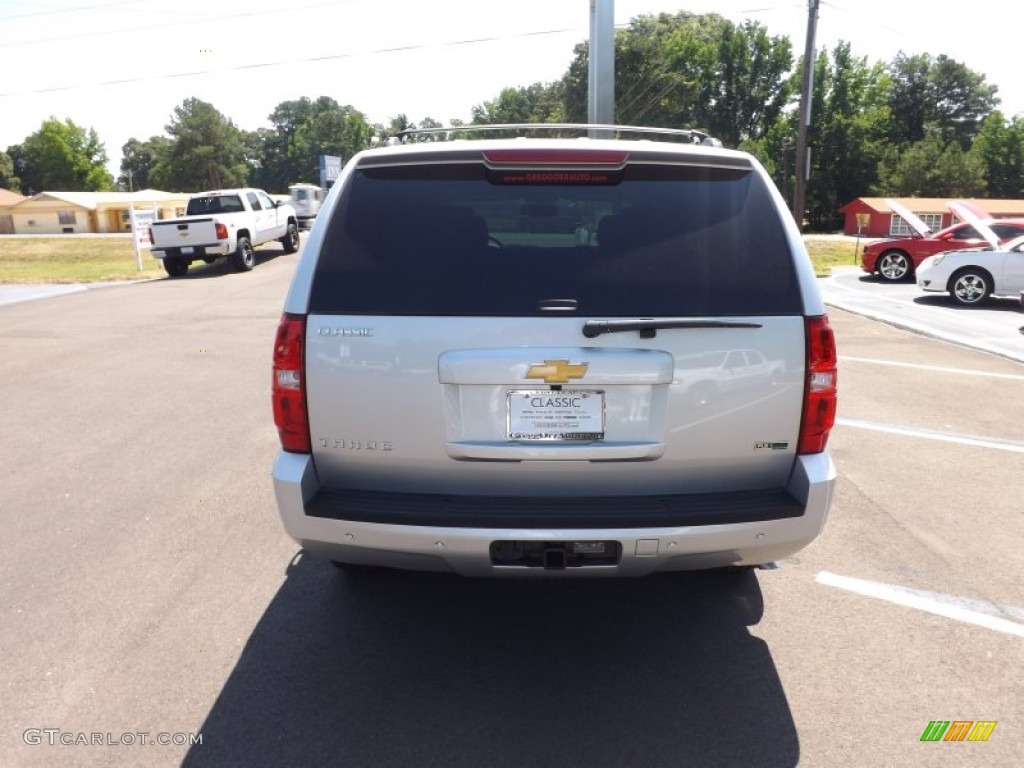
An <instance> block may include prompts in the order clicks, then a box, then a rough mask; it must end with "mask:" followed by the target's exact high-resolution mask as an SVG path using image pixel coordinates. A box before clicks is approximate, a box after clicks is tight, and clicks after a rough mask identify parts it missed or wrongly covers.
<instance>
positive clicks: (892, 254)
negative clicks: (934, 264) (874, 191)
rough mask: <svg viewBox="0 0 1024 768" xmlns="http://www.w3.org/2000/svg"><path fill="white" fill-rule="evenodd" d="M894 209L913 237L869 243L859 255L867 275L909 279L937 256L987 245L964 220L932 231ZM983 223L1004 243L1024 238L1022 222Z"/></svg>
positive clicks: (889, 279)
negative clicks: (920, 267)
mask: <svg viewBox="0 0 1024 768" xmlns="http://www.w3.org/2000/svg"><path fill="white" fill-rule="evenodd" d="M890 205H892V203H891V202H890ZM894 210H896V213H898V214H899V215H900V216H901V217H902V218H903V220H904V221H906V223H907V225H908V226H909V227H911V228H912V229H913V230H914V231H915V234H914V235H913V236H912V237H901V238H893V239H886V240H878V241H876V242H873V243H870V244H869V245H867V246H866V247H865V248H864V253H863V254H862V255H861V267H862V268H863V270H864V271H865V272H867V273H868V274H872V273H878V276H879V277H880V278H882V280H885V281H887V282H896V281H899V280H904V279H907V278H909V277H912V276H913V274H914V270H916V269H917V266H918V265H919V264H920V263H921V262H922V261H924V260H925V259H927V258H928V257H929V256H933V255H935V254H936V253H942V252H943V251H952V250H958V251H962V250H965V249H967V248H984V247H986V246H988V241H987V240H985V238H983V237H982V236H981V235H980V234H979V233H978V231H977V230H976V229H975V228H974V227H973V226H971V224H970V223H968V222H966V221H963V222H960V223H959V224H954V225H953V226H951V227H946V228H945V229H943V230H940V231H938V232H932V231H931V230H930V229H928V227H927V226H926V225H925V223H924V222H923V221H921V220H920V219H919V218H918V217H917V216H915V215H914V214H912V213H910V212H909V211H906V212H904V211H903V210H897V209H896V208H895V207H894ZM986 223H987V224H988V226H989V227H990V228H991V229H992V231H994V232H995V233H996V235H998V236H999V238H1000V240H1001V241H1003V242H1006V241H1007V240H1012V239H1013V238H1015V237H1018V236H1020V235H1024V219H988V221H987V222H986Z"/></svg>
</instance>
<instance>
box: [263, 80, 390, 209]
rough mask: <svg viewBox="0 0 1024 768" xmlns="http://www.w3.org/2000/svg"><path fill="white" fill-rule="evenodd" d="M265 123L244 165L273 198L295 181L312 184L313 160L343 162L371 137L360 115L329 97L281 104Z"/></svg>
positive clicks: (317, 174)
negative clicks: (321, 157) (327, 158)
mask: <svg viewBox="0 0 1024 768" xmlns="http://www.w3.org/2000/svg"><path fill="white" fill-rule="evenodd" d="M403 117H404V116H403ZM269 120H270V122H271V124H272V126H273V128H272V129H269V130H267V129H261V130H260V131H258V132H257V134H258V135H257V136H256V137H253V138H252V142H251V143H252V151H251V155H252V156H251V158H250V165H251V167H252V178H253V183H254V184H256V186H259V187H262V188H264V189H266V190H269V191H276V192H285V191H287V189H288V185H289V184H294V183H295V182H297V181H306V182H311V183H317V182H318V181H319V179H320V166H319V162H318V156H319V155H337V156H339V157H341V158H342V161H347V160H348V159H349V158H350V157H351V156H352V155H354V154H355V153H356V152H359V151H360V150H363V149H365V148H366V147H367V146H369V144H370V137H371V136H372V135H373V134H374V129H373V127H372V126H370V124H369V123H368V122H367V121H366V118H365V117H364V116H363V114H362V113H361V112H359V111H358V110H357V109H355V108H353V107H351V106H344V107H343V106H340V105H339V104H338V102H337V101H335V100H334V99H332V98H330V97H329V96H320V97H318V98H317V99H315V100H312V99H310V98H308V97H306V96H303V97H302V98H300V99H294V100H292V101H282V102H281V103H280V104H278V105H277V107H275V108H274V111H273V112H272V113H271V114H270V116H269Z"/></svg>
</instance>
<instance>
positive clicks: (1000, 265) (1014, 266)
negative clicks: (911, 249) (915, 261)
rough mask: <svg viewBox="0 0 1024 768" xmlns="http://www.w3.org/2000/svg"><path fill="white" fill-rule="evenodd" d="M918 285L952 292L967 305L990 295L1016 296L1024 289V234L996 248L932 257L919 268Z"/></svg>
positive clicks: (960, 301) (941, 291) (954, 296)
mask: <svg viewBox="0 0 1024 768" xmlns="http://www.w3.org/2000/svg"><path fill="white" fill-rule="evenodd" d="M917 287H918V288H920V289H921V290H923V291H931V292H937V293H949V295H950V296H952V297H953V299H954V300H955V301H956V302H957V303H958V304H962V305H965V306H975V305H977V304H980V303H981V302H983V301H984V300H985V299H987V298H988V297H989V296H1013V297H1016V296H1018V295H1019V294H1020V292H1021V291H1024V235H1022V236H1021V237H1017V238H1014V239H1013V240H1010V241H1009V242H1006V243H1003V244H1002V245H998V246H996V247H994V248H973V249H970V250H966V251H946V252H945V253H937V254H935V255H934V256H929V257H928V258H927V259H925V260H924V261H923V262H922V263H921V266H919V267H918V268H917Z"/></svg>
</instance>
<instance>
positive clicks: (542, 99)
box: [471, 82, 564, 125]
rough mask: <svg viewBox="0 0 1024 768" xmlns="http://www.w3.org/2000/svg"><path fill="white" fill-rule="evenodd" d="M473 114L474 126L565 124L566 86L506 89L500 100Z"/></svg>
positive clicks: (532, 86)
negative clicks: (564, 95) (564, 91)
mask: <svg viewBox="0 0 1024 768" xmlns="http://www.w3.org/2000/svg"><path fill="white" fill-rule="evenodd" d="M471 115H472V123H473V124H474V125H496V124H502V123H560V122H564V120H563V107H562V84H561V83H557V82H556V83H548V84H545V83H534V84H533V85H530V86H526V87H525V88H523V87H520V88H503V89H502V90H501V93H499V94H498V97H497V98H496V99H493V100H492V101H485V102H484V103H483V104H477V105H476V106H474V107H473V109H472V111H471Z"/></svg>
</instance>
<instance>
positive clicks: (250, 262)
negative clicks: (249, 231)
mask: <svg viewBox="0 0 1024 768" xmlns="http://www.w3.org/2000/svg"><path fill="white" fill-rule="evenodd" d="M231 263H232V264H233V265H234V267H235V269H237V270H238V271H239V272H248V271H249V270H251V269H252V268H253V267H255V266H256V252H255V251H254V250H253V249H252V243H250V242H249V238H248V237H240V238H238V248H236V249H235V252H234V253H233V254H231Z"/></svg>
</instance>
